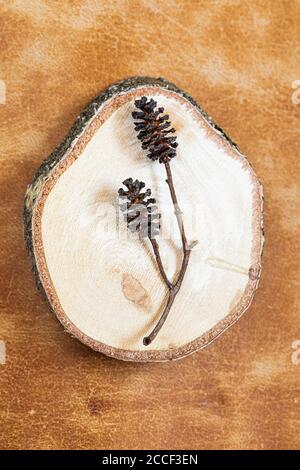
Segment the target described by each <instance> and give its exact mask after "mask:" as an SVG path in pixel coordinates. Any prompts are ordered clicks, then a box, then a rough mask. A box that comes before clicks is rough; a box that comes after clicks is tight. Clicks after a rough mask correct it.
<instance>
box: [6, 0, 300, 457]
mask: <svg viewBox="0 0 300 470" xmlns="http://www.w3.org/2000/svg"><path fill="white" fill-rule="evenodd" d="M0 5H1V12H0V13H1V15H0V22H1V24H0V38H1V48H0V63H1V68H0V79H2V80H4V81H5V83H6V88H7V96H6V104H5V105H3V104H0V116H1V120H0V123H1V124H0V126H1V151H0V155H1V185H0V190H1V225H0V228H1V258H0V262H1V285H0V292H1V317H0V339H2V340H4V341H6V347H7V362H6V364H5V365H0V422H1V426H0V447H1V448H68V449H69V448H147V447H148V448H163V447H167V448H177V449H178V448H184V447H187V448H265V449H267V448H299V447H300V437H299V424H300V411H299V401H300V396H299V391H300V365H299V366H296V365H294V364H293V363H292V361H291V354H292V342H293V341H294V340H296V339H300V326H299V304H300V299H299V285H300V272H299V263H300V222H299V220H300V214H299V207H300V205H299V198H300V187H299V178H300V163H299V155H298V154H299V116H300V104H299V105H295V104H293V103H292V94H293V92H294V90H293V89H292V82H293V81H294V80H297V79H300V68H299V56H300V26H299V24H300V3H299V2H298V1H296V0H295V1H293V0H289V1H280V0H277V1H276V2H275V1H274V2H268V3H266V2H265V1H255V0H251V1H250V0H249V1H246V0H245V1H234V0H231V1H229V0H227V1H198V2H196V1H192V0H189V1H174V2H172V1H169V2H153V1H151V2H150V1H148V2H146V1H144V2H141V1H139V2H136V1H126V2H125V1H124V2H123V1H117V2H108V1H107V2H106V1H101V2H100V1H98V2H97V1H92V0H85V1H80V2H79V1H78V2H67V1H65V2H60V3H59V6H58V3H56V5H55V6H54V3H53V2H50V1H48V2H47V1H42V0H41V1H25V0H23V1H10V2H4V1H1V2H0ZM132 75H150V76H151V75H152V76H155V75H157V76H158V75H161V76H164V77H166V78H167V79H169V80H171V81H174V82H175V83H176V84H177V85H178V86H179V87H181V88H183V89H186V90H187V91H188V92H189V93H190V94H191V95H192V96H194V97H195V98H196V99H197V100H198V101H199V103H201V104H202V106H203V107H204V109H205V110H206V111H207V112H208V113H210V114H211V115H212V116H213V118H214V120H215V121H216V122H217V123H219V124H220V125H221V127H223V128H224V130H225V131H226V132H227V133H228V134H229V135H230V136H231V137H232V138H233V140H235V141H236V142H237V143H238V144H239V146H240V148H241V150H242V151H243V152H244V153H245V154H246V155H248V157H249V159H250V161H251V162H252V163H253V165H254V168H255V170H256V172H257V174H258V175H259V176H260V179H261V181H262V183H263V185H264V189H265V196H266V204H265V226H266V239H267V243H266V247H265V256H264V269H263V274H262V279H261V283H260V288H259V290H258V292H257V295H256V297H255V300H254V302H253V304H252V307H251V309H250V311H249V312H248V313H247V314H246V315H245V317H243V318H242V319H241V320H240V321H239V323H237V324H236V325H235V326H234V327H233V328H232V329H230V330H229V331H227V332H226V333H225V334H224V335H223V336H222V337H221V338H220V339H219V340H218V341H216V342H215V343H214V344H213V345H211V346H210V347H209V348H207V349H206V350H204V351H202V352H199V353H196V354H195V355H193V356H191V357H188V358H186V359H184V360H182V361H179V362H176V363H171V364H153V365H147V364H145V365H142V364H139V365H138V364H130V363H123V362H118V361H115V360H113V359H109V358H106V357H104V356H101V355H98V354H97V353H93V352H92V351H90V350H88V349H87V348H86V347H84V346H83V345H81V344H80V343H79V342H77V341H76V340H73V339H72V338H70V337H68V336H67V335H66V334H65V333H64V332H63V329H62V327H61V325H60V324H59V323H58V322H57V320H56V319H55V318H54V317H53V316H52V315H51V314H50V313H49V311H48V309H47V306H46V304H45V303H44V302H43V301H42V299H41V298H40V297H39V295H38V294H37V293H36V290H35V286H34V283H33V279H32V276H31V274H30V271H29V263H28V259H27V255H26V253H25V248H24V244H23V233H22V230H23V227H22V209H23V194H24V192H25V187H26V185H27V183H28V182H29V181H30V180H31V178H32V175H33V173H34V171H35V169H36V168H37V166H38V165H39V164H40V162H41V160H42V159H43V158H45V157H46V156H47V155H48V154H49V153H50V152H51V151H52V150H53V148H54V147H55V146H56V145H57V144H58V143H59V142H60V140H61V139H62V137H63V136H64V134H65V133H66V132H67V130H68V128H69V126H70V125H71V124H72V122H73V120H74V118H75V117H76V115H77V114H78V113H79V111H80V110H81V109H82V107H83V106H84V105H85V104H86V103H87V102H88V101H89V100H90V99H91V98H92V97H93V96H94V95H95V94H97V93H98V92H99V91H100V90H101V89H103V88H104V87H106V86H107V85H109V84H110V83H112V82H114V81H116V80H118V79H120V78H124V77H126V76H132ZM145 423H147V426H145Z"/></svg>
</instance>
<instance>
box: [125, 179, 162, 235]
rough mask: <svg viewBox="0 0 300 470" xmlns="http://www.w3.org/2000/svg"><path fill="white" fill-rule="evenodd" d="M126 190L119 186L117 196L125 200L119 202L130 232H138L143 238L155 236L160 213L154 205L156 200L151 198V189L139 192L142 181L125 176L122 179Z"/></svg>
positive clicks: (141, 187) (142, 184)
mask: <svg viewBox="0 0 300 470" xmlns="http://www.w3.org/2000/svg"><path fill="white" fill-rule="evenodd" d="M123 184H124V186H126V188H127V190H124V189H123V188H120V189H119V191H118V194H119V197H120V198H121V199H123V200H124V201H125V200H126V202H124V203H122V204H120V209H121V211H122V212H123V215H124V219H125V221H126V222H127V225H128V228H129V230H130V231H131V232H140V234H141V236H142V237H143V238H146V237H149V238H155V237H156V236H157V235H158V234H159V229H160V222H159V220H160V214H159V212H158V208H157V206H156V205H155V203H156V200H155V199H154V198H151V197H150V196H151V189H146V191H144V192H141V190H142V189H143V188H144V187H145V183H143V181H139V180H135V181H133V179H132V178H127V179H126V180H125V181H123Z"/></svg>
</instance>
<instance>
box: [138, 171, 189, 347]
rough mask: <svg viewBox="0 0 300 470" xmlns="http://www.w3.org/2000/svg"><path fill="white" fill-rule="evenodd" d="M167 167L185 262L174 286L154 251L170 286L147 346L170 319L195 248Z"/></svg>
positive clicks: (156, 253) (147, 338)
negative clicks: (189, 237) (184, 223)
mask: <svg viewBox="0 0 300 470" xmlns="http://www.w3.org/2000/svg"><path fill="white" fill-rule="evenodd" d="M165 167H166V172H167V180H166V182H167V183H168V186H169V189H170V194H171V198H172V202H173V206H174V212H175V215H176V219H177V223H178V228H179V231H180V235H181V241H182V249H183V260H182V264H181V268H180V271H179V274H178V277H177V280H176V282H175V284H172V283H170V281H169V280H168V278H167V277H166V275H165V271H164V268H163V266H162V264H161V259H160V255H159V251H157V252H156V251H155V250H154V253H155V256H156V261H157V264H158V266H159V269H160V272H161V274H162V277H163V279H164V281H165V283H166V285H167V286H168V289H169V295H168V300H167V304H166V306H165V308H164V310H163V313H162V315H161V317H160V319H159V320H158V322H157V324H156V325H155V327H154V329H153V330H152V331H151V333H150V334H149V335H148V336H145V337H144V339H143V344H144V345H145V346H149V344H151V343H152V341H153V340H154V339H155V338H156V336H157V334H158V333H159V331H160V330H161V328H162V326H163V324H164V323H165V321H166V319H167V318H168V315H169V312H170V310H171V307H172V305H173V302H174V300H175V297H176V295H177V294H178V292H179V290H180V287H181V284H182V282H183V279H184V275H185V273H186V270H187V267H188V264H189V259H190V254H191V250H192V248H193V247H194V246H195V243H192V244H191V245H189V246H188V245H187V239H186V235H185V230H184V225H183V219H182V211H181V209H180V207H179V205H178V200H177V196H176V192H175V187H174V183H173V177H172V172H171V168H170V165H169V163H165ZM151 243H152V246H153V240H151ZM156 245H157V246H158V244H157V242H156ZM153 249H154V246H153ZM160 265H161V267H162V270H161V268H160Z"/></svg>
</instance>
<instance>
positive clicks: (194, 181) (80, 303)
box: [25, 78, 263, 361]
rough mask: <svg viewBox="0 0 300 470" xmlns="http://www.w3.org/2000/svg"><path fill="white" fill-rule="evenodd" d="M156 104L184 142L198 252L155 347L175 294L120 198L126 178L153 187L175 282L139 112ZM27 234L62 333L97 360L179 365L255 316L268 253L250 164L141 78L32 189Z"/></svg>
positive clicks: (181, 159) (94, 113)
mask: <svg viewBox="0 0 300 470" xmlns="http://www.w3.org/2000/svg"><path fill="white" fill-rule="evenodd" d="M141 96H147V97H149V98H151V97H153V98H154V99H155V100H156V101H157V103H158V105H159V106H163V107H164V108H165V110H166V112H167V113H168V114H169V115H170V120H171V122H172V125H173V126H174V127H175V128H176V130H177V136H178V143H179V146H178V152H177V156H176V158H174V160H173V161H172V171H173V178H174V181H175V184H176V190H177V194H178V199H179V203H180V207H181V209H182V210H183V218H184V223H185V228H186V234H187V238H188V241H193V240H198V244H197V245H196V246H195V247H194V248H193V250H192V253H191V258H190V264H189V267H188V270H187V273H186V275H185V278H184V281H183V285H182V287H181V290H180V292H179V294H178V295H177V297H176V300H175V302H174V304H173V307H172V310H171V312H170V314H169V317H168V318H167V320H166V322H165V324H164V326H163V328H162V329H161V331H160V332H159V334H158V335H157V337H156V339H155V340H154V341H153V343H152V344H151V345H150V346H144V345H143V342H142V340H143V337H144V336H145V335H147V334H148V333H149V332H150V331H151V330H152V329H153V327H154V326H155V324H156V322H157V320H158V318H159V316H160V313H161V309H162V306H163V305H164V303H165V300H166V295H167V289H166V287H165V284H164V283H163V281H162V279H161V277H160V275H159V272H158V269H157V266H156V264H155V259H154V256H153V252H152V249H151V244H150V242H149V240H143V241H142V240H140V239H139V237H138V236H136V235H132V234H130V233H129V232H128V230H127V228H126V224H125V223H124V222H123V220H122V217H121V216H120V214H119V210H118V199H117V190H118V188H119V187H120V186H121V183H122V181H123V180H124V179H126V178H127V177H128V176H132V177H133V178H138V179H139V180H142V181H144V182H145V183H146V187H151V188H152V191H153V196H154V197H155V198H156V199H157V203H158V206H159V210H160V212H161V214H162V230H161V234H160V237H159V239H158V241H159V244H160V250H161V256H162V261H163V263H164V265H165V268H166V272H167V275H168V277H169V278H171V279H173V278H174V277H175V276H176V273H177V272H178V270H179V268H180V263H181V256H182V253H181V241H180V234H179V231H178V227H177V225H176V219H175V217H174V212H173V208H172V204H171V199H170V194H169V191H168V187H167V185H166V182H165V173H164V168H163V165H159V164H158V163H153V162H151V161H150V160H149V159H147V158H146V156H145V152H144V151H143V150H142V149H141V147H140V143H139V142H138V140H137V138H136V133H135V131H134V126H133V119H132V117H131V112H132V111H133V109H134V99H135V98H136V97H141ZM25 231H26V239H27V243H28V247H29V250H30V252H31V256H32V261H33V265H34V270H35V273H36V275H37V280H38V283H39V284H40V285H41V287H42V289H43V290H44V291H45V293H46V296H47V298H48V301H49V303H50V306H51V308H52V310H53V311H54V313H55V314H56V315H57V317H58V318H59V320H60V321H61V322H62V324H63V326H64V327H65V328H66V330H67V331H69V332H70V333H71V334H73V335H74V336H76V337H77V338H78V339H79V340H81V341H82V342H84V343H86V344H87V345H89V346H90V347H92V348H93V349H95V350H97V351H101V352H103V353H105V354H107V355H110V356H114V357H117V358H119V359H125V360H136V361H151V360H152V361H161V360H167V359H177V358H180V357H183V356H185V355H187V354H190V353H191V352H193V351H195V350H197V349H199V348H202V347H204V346H206V345H207V344H209V343H210V342H211V341H212V340H214V339H215V338H216V337H217V336H218V335H219V334H220V333H221V332H222V331H224V330H225V329H226V328H227V327H229V326H230V325H231V324H233V323H234V322H235V321H236V320H237V319H238V318H239V317H240V316H241V315H242V314H243V313H244V312H245V310H246V309H247V308H248V307H249V305H250V303H251V300H252V297H253V294H254V292H255V289H256V287H257V284H258V281H259V276H260V269H261V252H262V246H263V234H262V190H261V186H260V184H259V181H258V179H257V177H256V176H255V173H254V171H253V169H252V168H251V166H250V165H249V163H248V161H247V160H246V158H245V157H244V156H243V155H242V154H241V153H240V152H239V151H238V149H237V148H236V146H235V145H234V144H233V143H232V142H231V141H230V140H229V139H228V138H226V136H224V134H223V133H222V132H221V131H220V129H219V128H216V127H215V125H214V124H213V123H212V121H211V120H210V119H209V118H208V117H207V116H206V115H205V114H204V113H203V112H202V111H201V109H200V108H199V107H198V106H197V105H196V104H195V103H194V102H193V101H192V100H191V99H190V98H189V97H188V96H187V95H186V94H184V93H183V92H181V91H180V90H178V89H177V88H176V87H175V86H174V85H172V84H170V83H168V82H166V81H163V80H155V79H148V78H145V79H141V78H133V79H129V80H126V81H123V82H120V83H118V84H117V85H114V86H113V87H110V88H109V89H108V90H106V92H104V93H103V94H102V95H100V97H98V98H97V99H95V101H94V102H93V103H92V104H91V105H90V106H89V107H88V108H87V109H86V110H85V112H84V113H82V115H81V116H80V118H79V119H78V120H77V122H76V124H75V125H74V126H73V128H72V130H71V132H70V134H69V136H68V138H67V140H66V141H65V142H64V143H63V144H62V145H61V147H60V148H58V149H57V150H56V151H55V152H54V153H53V154H52V156H51V157H50V158H49V160H48V161H47V162H45V163H44V164H43V165H42V167H41V169H40V170H39V172H38V173H37V175H36V178H35V180H34V182H33V183H32V184H31V185H30V186H29V188H28V190H27V194H26V203H25Z"/></svg>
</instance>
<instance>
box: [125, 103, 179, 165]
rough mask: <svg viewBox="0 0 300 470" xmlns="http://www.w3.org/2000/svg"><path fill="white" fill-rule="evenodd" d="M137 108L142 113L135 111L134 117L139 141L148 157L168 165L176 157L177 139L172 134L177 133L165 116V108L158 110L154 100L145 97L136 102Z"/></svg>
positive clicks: (166, 115) (167, 116)
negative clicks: (146, 151)
mask: <svg viewBox="0 0 300 470" xmlns="http://www.w3.org/2000/svg"><path fill="white" fill-rule="evenodd" d="M135 106H136V107H137V108H138V109H139V110H140V111H133V113H132V117H133V119H136V121H135V122H134V124H135V130H136V131H137V132H138V136H137V137H138V139H139V140H140V141H141V142H142V148H143V149H145V150H148V151H149V153H148V154H147V157H149V158H150V159H151V160H153V161H156V160H159V162H160V163H167V162H169V161H170V160H171V158H174V157H175V155H176V147H177V146H178V143H177V142H176V139H177V137H176V136H174V135H171V134H174V133H175V132H176V129H174V127H171V122H170V121H168V119H169V115H168V114H163V113H164V108H162V107H160V108H157V109H156V107H157V102H156V101H155V100H154V99H152V98H151V99H150V100H149V101H148V99H147V98H146V96H143V97H142V98H141V99H139V100H135Z"/></svg>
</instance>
